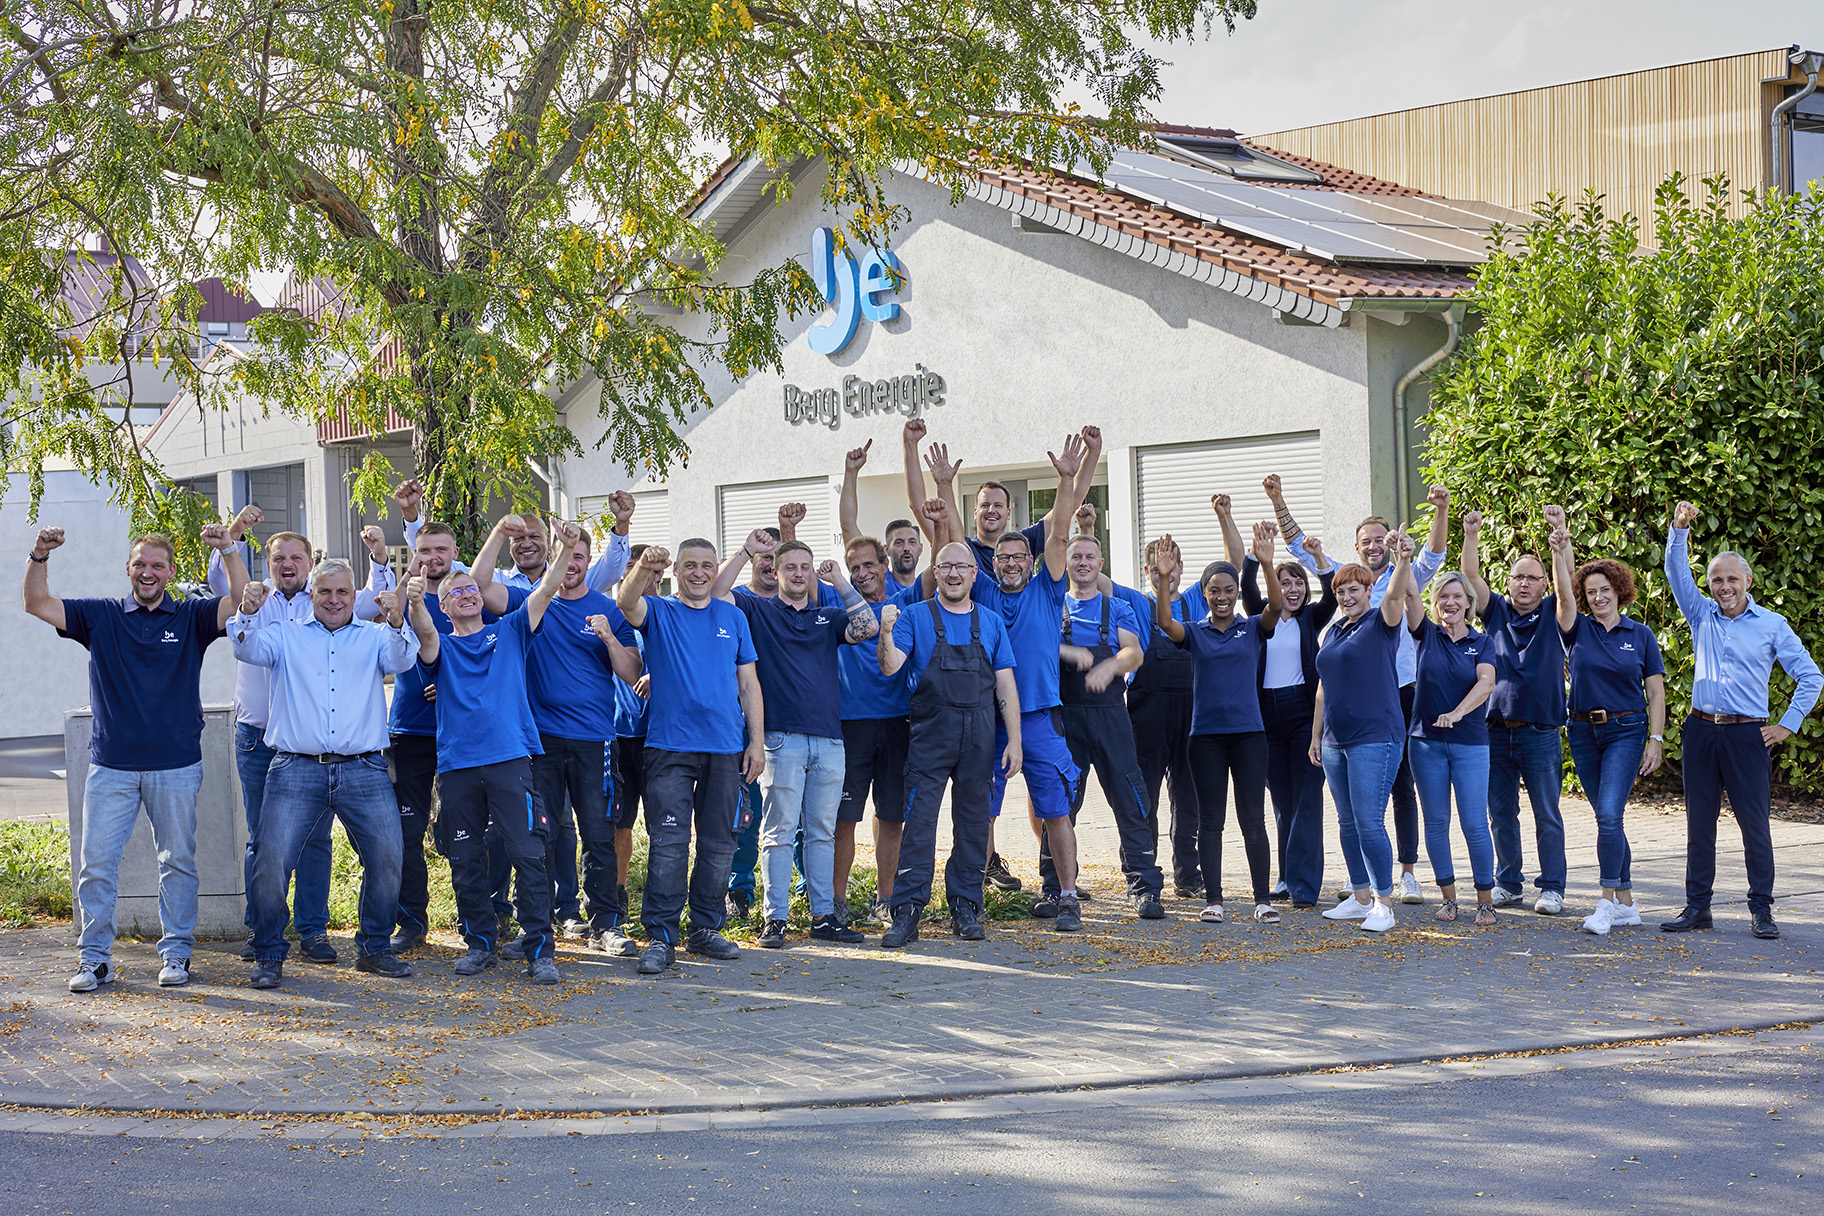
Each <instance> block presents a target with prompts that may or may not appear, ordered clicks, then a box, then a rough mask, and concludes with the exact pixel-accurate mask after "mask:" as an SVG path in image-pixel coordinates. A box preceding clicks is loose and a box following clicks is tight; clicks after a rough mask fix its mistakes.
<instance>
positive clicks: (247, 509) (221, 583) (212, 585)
mask: <svg viewBox="0 0 1824 1216" xmlns="http://www.w3.org/2000/svg"><path fill="white" fill-rule="evenodd" d="M265 520H266V515H265V512H263V511H261V510H260V509H259V508H258V507H257V506H255V505H254V504H252V503H248V504H247V505H246V506H244V507H242V508H241V509H240V510H239V511H236V512H235V513H234V518H233V519H231V520H229V521H228V537H229V539H230V540H233V541H234V542H235V551H236V552H237V553H239V554H240V555H241V561H242V563H245V562H246V561H247V550H246V548H245V545H246V537H247V530H248V529H249V528H251V527H253V526H254V525H255V524H260V523H264V522H265ZM203 582H204V583H206V584H207V585H208V587H209V590H210V591H211V592H213V593H215V594H216V595H227V594H228V593H229V586H228V569H227V567H226V566H224V565H222V555H221V552H220V551H219V550H212V551H211V552H210V554H209V567H208V569H207V570H205V571H204V573H203Z"/></svg>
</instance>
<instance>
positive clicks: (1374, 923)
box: [1358, 899, 1393, 933]
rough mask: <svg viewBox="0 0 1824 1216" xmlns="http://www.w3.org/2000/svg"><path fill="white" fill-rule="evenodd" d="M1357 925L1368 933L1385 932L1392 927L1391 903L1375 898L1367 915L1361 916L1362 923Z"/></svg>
mask: <svg viewBox="0 0 1824 1216" xmlns="http://www.w3.org/2000/svg"><path fill="white" fill-rule="evenodd" d="M1358 927H1359V928H1361V929H1362V930H1364V931H1366V932H1368V933H1385V932H1387V930H1389V929H1391V928H1393V905H1392V904H1384V903H1382V902H1381V901H1380V900H1378V899H1377V900H1375V901H1374V905H1373V906H1372V907H1371V908H1370V909H1369V910H1368V915H1367V916H1365V917H1363V918H1362V923H1361V924H1360V925H1359V926H1358Z"/></svg>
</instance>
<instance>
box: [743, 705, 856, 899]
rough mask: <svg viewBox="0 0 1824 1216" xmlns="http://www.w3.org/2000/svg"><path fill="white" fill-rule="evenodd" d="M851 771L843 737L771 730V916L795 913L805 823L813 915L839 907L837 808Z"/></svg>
mask: <svg viewBox="0 0 1824 1216" xmlns="http://www.w3.org/2000/svg"><path fill="white" fill-rule="evenodd" d="M847 771H848V765H847V762H846V761H845V759H844V758H843V750H842V740H841V739H828V738H824V737H822V736H819V735H801V734H796V733H793V732H786V731H770V730H769V731H767V732H766V772H765V774H764V775H763V776H762V777H761V781H762V783H763V785H762V788H763V791H764V794H763V798H762V802H763V805H764V807H765V813H764V818H763V820H762V823H761V826H760V848H761V850H762V852H763V853H764V854H765V858H766V862H765V864H766V915H767V917H768V918H769V919H772V920H784V919H785V918H786V917H787V915H789V914H790V912H791V907H792V889H791V888H792V863H793V861H794V858H793V846H794V843H795V838H796V837H797V835H798V832H799V829H800V828H801V827H802V829H803V832H804V860H803V862H802V865H803V867H804V869H803V871H802V872H803V874H804V881H805V887H806V889H807V891H808V892H809V894H810V899H811V915H812V916H828V915H830V914H831V913H833V912H835V911H836V812H837V811H838V810H839V809H840V808H841V806H842V781H843V777H844V775H845V774H846V773H847Z"/></svg>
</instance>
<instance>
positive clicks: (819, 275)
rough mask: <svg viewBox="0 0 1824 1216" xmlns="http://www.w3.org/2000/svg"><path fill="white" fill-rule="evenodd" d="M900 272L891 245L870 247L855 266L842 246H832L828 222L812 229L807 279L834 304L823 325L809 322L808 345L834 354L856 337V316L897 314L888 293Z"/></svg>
mask: <svg viewBox="0 0 1824 1216" xmlns="http://www.w3.org/2000/svg"><path fill="white" fill-rule="evenodd" d="M901 273H902V272H901V270H900V266H899V259H898V258H896V257H894V256H893V254H892V253H891V252H890V251H887V250H880V249H870V250H868V251H867V252H866V253H864V254H863V255H862V258H861V265H860V266H856V264H855V259H854V258H852V257H850V256H849V253H848V251H847V250H846V249H838V248H836V234H835V233H834V232H832V231H831V230H830V229H828V228H819V229H817V231H816V232H813V233H812V234H811V279H812V281H813V282H815V283H816V284H817V290H818V291H820V292H822V293H823V298H824V299H826V300H828V301H829V302H830V307H831V308H834V309H835V310H836V319H835V320H834V321H832V322H830V323H829V324H828V325H813V326H811V329H810V333H809V335H808V336H809V340H810V343H811V349H812V350H814V351H816V352H817V353H818V354H820V355H833V354H836V353H837V352H838V351H841V350H843V349H844V348H845V347H847V346H848V344H849V343H851V342H853V341H854V340H855V328H856V326H857V325H859V324H860V322H861V318H863V317H866V318H867V319H868V320H870V321H891V320H892V319H893V318H895V317H897V316H898V315H899V301H897V300H894V299H891V298H890V297H891V296H892V295H893V294H894V293H895V292H896V291H897V290H898V283H899V276H900V274H901Z"/></svg>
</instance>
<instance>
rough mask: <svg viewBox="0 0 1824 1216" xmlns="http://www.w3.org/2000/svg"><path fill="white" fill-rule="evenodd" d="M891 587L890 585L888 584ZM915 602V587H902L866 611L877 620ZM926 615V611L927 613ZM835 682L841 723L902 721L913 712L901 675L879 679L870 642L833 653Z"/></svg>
mask: <svg viewBox="0 0 1824 1216" xmlns="http://www.w3.org/2000/svg"><path fill="white" fill-rule="evenodd" d="M889 586H891V584H889ZM917 602H918V584H917V583H916V582H914V583H913V584H912V585H911V586H909V587H902V588H900V589H899V590H898V591H896V592H893V593H892V594H889V595H888V596H887V598H886V599H884V600H882V601H880V603H878V604H872V603H871V604H869V605H868V611H870V612H872V613H873V614H874V619H875V620H876V621H878V620H880V610H881V609H882V608H885V607H886V606H887V605H888V604H895V605H897V606H898V607H899V610H900V611H901V612H904V611H905V610H906V607H907V605H909V604H915V603H917ZM927 611H929V610H928V609H927ZM836 682H837V684H838V686H839V687H840V688H841V691H842V697H841V700H842V720H843V721H844V722H857V721H862V720H865V719H871V718H903V717H905V716H907V715H908V714H910V713H911V712H912V690H911V689H910V688H909V687H908V686H907V684H906V678H905V676H904V675H903V674H901V673H898V672H895V673H894V674H893V675H890V676H888V675H882V674H881V671H880V651H879V649H878V647H877V646H876V644H875V643H874V642H873V641H872V640H870V641H868V642H866V643H864V644H863V645H860V646H845V647H843V648H842V649H841V650H839V651H837V652H836Z"/></svg>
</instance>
